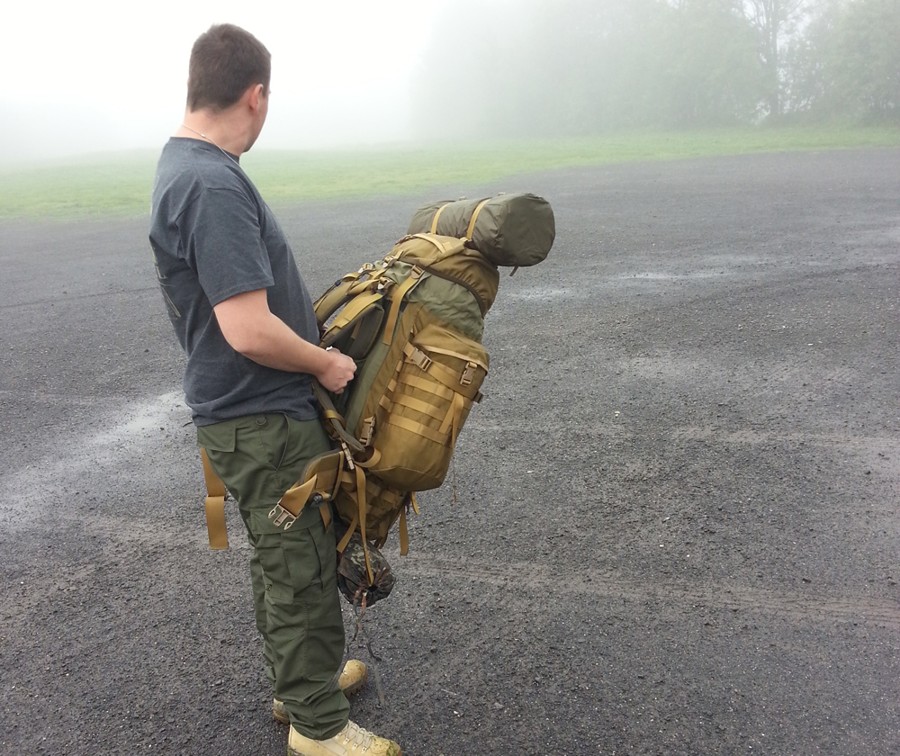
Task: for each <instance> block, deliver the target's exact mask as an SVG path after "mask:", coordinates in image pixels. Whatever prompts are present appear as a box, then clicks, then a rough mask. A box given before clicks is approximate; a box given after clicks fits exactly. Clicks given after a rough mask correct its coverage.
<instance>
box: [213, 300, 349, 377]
mask: <svg viewBox="0 0 900 756" xmlns="http://www.w3.org/2000/svg"><path fill="white" fill-rule="evenodd" d="M213 311H214V312H215V314H216V320H218V321H219V328H220V329H221V330H222V335H223V336H224V337H225V340H226V341H227V342H228V343H229V344H230V345H231V347H232V349H234V350H235V351H236V352H240V353H241V354H242V355H244V356H245V357H247V358H248V359H251V360H253V361H254V362H258V363H259V364H260V365H265V366H266V367H270V368H275V369H276V370H286V371H288V372H291V373H309V374H310V375H314V376H315V377H316V378H317V379H318V381H319V383H321V384H322V385H323V386H324V387H325V388H326V389H328V390H329V391H332V392H334V393H340V392H341V391H343V389H344V387H345V386H346V385H347V384H348V383H349V382H350V380H351V379H352V378H353V374H354V373H355V372H356V363H355V362H354V361H353V360H352V359H351V358H350V357H348V356H347V355H345V354H341V353H340V352H339V351H338V350H337V349H329V350H325V349H322V348H321V347H319V346H318V345H316V344H311V343H310V342H308V341H306V340H305V339H303V338H301V337H300V336H298V335H297V334H296V333H294V331H292V330H291V329H290V327H288V325H287V324H286V323H285V322H284V321H283V320H281V318H279V317H277V316H276V315H273V314H272V312H271V310H269V300H268V298H267V296H266V290H265V289H257V290H256V291H248V292H244V293H243V294H237V295H236V296H233V297H229V298H228V299H226V300H224V301H222V302H219V304H217V305H216V306H215V307H214V308H213Z"/></svg>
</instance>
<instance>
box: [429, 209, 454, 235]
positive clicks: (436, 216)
mask: <svg viewBox="0 0 900 756" xmlns="http://www.w3.org/2000/svg"><path fill="white" fill-rule="evenodd" d="M449 204H450V203H449V202H448V203H447V205H449ZM447 205H441V206H440V207H439V208H438V209H437V212H436V213H435V214H434V218H432V220H431V233H433V234H436V233H437V227H438V219H439V218H440V217H441V213H442V212H444V208H445V207H447Z"/></svg>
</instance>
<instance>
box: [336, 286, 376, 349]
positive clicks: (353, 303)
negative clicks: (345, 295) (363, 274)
mask: <svg viewBox="0 0 900 756" xmlns="http://www.w3.org/2000/svg"><path fill="white" fill-rule="evenodd" d="M383 296H384V295H383V294H382V293H381V292H378V291H376V292H373V293H371V294H361V295H360V296H358V297H354V298H353V299H351V300H350V301H349V302H348V303H347V306H346V307H344V309H343V310H341V313H340V315H338V316H337V317H336V318H335V319H334V322H333V323H332V324H331V325H330V326H329V327H328V330H329V332H331V331H333V332H334V335H335V336H337V335H338V334H339V333H340V330H341V329H342V328H345V327H346V325H347V324H348V323H350V322H352V321H353V319H354V318H356V317H357V316H358V315H359V314H360V313H361V312H363V311H364V310H365V309H366V308H367V307H371V306H372V305H373V304H375V303H376V302H377V301H378V300H379V299H382V298H383ZM328 345H329V341H328V340H325V341H323V342H322V346H328Z"/></svg>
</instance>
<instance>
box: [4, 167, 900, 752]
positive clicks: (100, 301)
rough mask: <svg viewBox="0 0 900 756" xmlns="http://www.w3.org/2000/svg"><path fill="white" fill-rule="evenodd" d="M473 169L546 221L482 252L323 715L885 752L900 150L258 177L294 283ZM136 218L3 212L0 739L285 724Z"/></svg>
mask: <svg viewBox="0 0 900 756" xmlns="http://www.w3.org/2000/svg"><path fill="white" fill-rule="evenodd" d="M495 191H530V192H534V193H537V194H541V195H543V196H544V197H546V198H547V199H548V200H549V201H550V202H551V204H552V205H553V207H554V209H555V212H556V220H557V241H556V244H555V246H554V249H553V251H552V252H551V253H550V256H549V257H548V259H547V260H546V261H545V262H544V263H542V264H541V265H539V266H536V267H534V268H522V269H520V270H518V271H517V272H516V274H515V275H514V276H512V277H509V276H508V275H506V274H505V272H504V274H503V275H502V277H501V283H500V292H499V295H498V298H497V302H496V304H495V306H494V308H493V309H492V310H491V312H490V314H489V315H488V318H487V324H486V333H485V343H486V345H487V347H488V349H489V351H490V354H491V371H490V374H489V376H488V379H487V381H486V383H485V386H484V393H485V400H484V401H483V403H482V404H481V405H479V406H478V407H476V408H475V409H474V410H473V412H472V414H471V416H470V418H469V421H468V423H467V424H466V426H465V428H464V429H463V432H462V434H461V438H460V442H459V446H458V449H457V453H456V457H455V463H454V467H453V470H452V472H451V475H450V477H449V480H448V481H447V482H446V483H445V485H444V487H443V488H441V489H440V490H438V491H434V492H426V493H424V494H423V495H422V496H421V504H422V513H421V515H419V516H418V517H414V518H413V520H412V522H411V528H410V541H411V548H410V554H409V555H408V556H406V557H401V556H400V555H399V554H398V553H397V552H398V546H397V542H396V538H394V539H392V540H391V541H390V542H389V544H388V546H387V547H386V549H385V553H386V555H387V556H388V558H389V559H390V561H391V562H392V564H393V565H394V569H395V572H396V575H397V578H398V583H397V586H396V588H395V590H394V593H393V594H392V595H391V596H390V598H388V599H387V600H386V601H384V602H382V603H380V604H378V605H377V606H374V607H372V608H371V609H370V610H368V611H367V613H366V614H365V616H363V617H362V619H361V620H358V619H357V617H355V616H354V614H353V612H352V610H351V609H350V607H348V606H347V607H345V618H346V625H347V631H348V653H349V654H351V655H354V656H357V657H359V658H362V659H363V660H365V661H368V662H370V663H371V664H372V665H373V670H374V672H375V674H374V675H373V680H372V683H371V684H370V685H369V687H368V688H367V689H366V690H364V691H363V692H362V693H360V694H359V695H358V696H357V697H355V698H354V700H353V704H352V716H353V718H354V719H355V720H356V721H357V722H359V723H360V724H362V725H363V726H365V727H367V728H369V729H371V730H374V731H376V732H378V733H379V734H383V735H385V736H389V737H391V738H393V739H395V740H398V741H399V742H400V743H401V744H402V745H403V747H404V754H406V755H407V756H440V755H441V754H443V755H445V756H462V755H466V756H468V755H475V756H479V755H482V754H499V755H501V756H526V755H531V754H535V755H538V754H570V755H573V756H575V755H578V756H581V755H582V754H584V755H593V754H698V755H699V754H739V753H755V754H778V755H780V754H785V755H787V754H792V755H793V754H797V755H800V754H824V755H826V756H847V755H855V754H859V755H860V756H864V755H865V756H870V755H881V754H883V755H885V756H887V755H888V754H898V753H900V704H898V702H900V589H898V579H900V515H898V503H900V404H898V395H900V391H898V389H900V378H898V376H900V338H898V336H900V329H898V326H900V305H898V302H900V150H897V149H893V150H892V149H877V150H875V149H873V150H847V151H823V152H803V153H790V154H787V153H786V154H771V155H757V156H741V157H724V158H710V159H706V158H704V159H696V160H683V161H673V162H658V163H643V164H629V165H618V166H607V167H596V168H583V169H565V170H560V171H550V172H545V173H540V174H532V175H523V176H516V177H513V178H510V179H508V180H505V181H502V182H496V183H493V184H491V185H487V186H447V187H440V188H436V189H434V190H433V191H430V192H427V193H422V194H421V195H419V194H417V195H416V196H396V197H387V198H378V199H372V200H365V201H353V202H349V201H348V202H327V203H324V202H323V203H306V204H302V205H298V206H292V207H284V208H277V212H278V215H279V218H280V220H281V222H282V225H283V226H284V228H285V231H286V233H287V235H288V237H289V238H290V239H291V241H292V244H293V246H294V251H295V254H296V256H297V259H298V262H299V264H300V268H301V271H302V273H303V275H304V276H305V278H306V279H307V282H308V284H309V288H310V289H311V290H312V291H313V293H314V294H317V293H320V292H321V291H323V290H324V289H325V288H326V286H327V285H328V284H329V283H330V282H331V281H332V280H334V279H335V278H337V277H339V276H340V275H341V274H342V273H344V272H346V271H348V270H352V269H355V268H356V267H358V266H359V265H361V264H362V263H364V262H367V261H370V260H374V259H377V258H378V257H380V256H381V255H383V254H385V253H386V252H387V250H388V249H389V248H390V246H391V244H392V242H393V241H394V240H395V239H397V238H398V237H400V236H401V235H402V234H403V233H404V232H405V229H406V227H407V224H408V222H409V219H410V218H411V217H412V214H413V212H414V210H415V209H416V207H418V206H419V205H420V204H423V203H425V202H428V201H432V200H435V199H444V198H454V197H457V196H462V195H466V196H470V197H474V196H481V195H487V194H491V193H493V192H495ZM148 192H149V187H148ZM146 230H147V218H146V217H137V218H126V219H116V220H103V219H91V220H85V221H79V222H77V223H76V222H67V223H62V222H18V221H17V222H5V223H3V224H2V225H0V264H2V270H3V275H2V277H0V311H2V328H0V331H2V339H3V341H2V350H3V362H2V366H0V379H2V383H0V419H2V428H3V441H2V449H3V458H4V459H5V461H6V464H5V465H4V468H3V471H2V473H0V476H2V478H0V480H2V490H3V491H4V492H5V495H4V496H3V498H2V499H0V557H2V558H0V574H2V578H3V579H2V583H0V753H3V754H9V755H10V756H30V755H31V754H72V755H73V756H82V755H83V756H99V755H101V754H124V753H128V754H138V753H146V754H154V753H155V754H166V755H168V754H198V755H200V754H204V755H205V754H209V755H213V754H216V755H219V756H248V755H250V754H254V755H257V756H258V755H262V754H272V755H273V756H275V755H276V754H277V755H279V756H280V755H281V754H283V753H284V751H285V741H286V731H285V728H284V727H283V726H281V725H278V724H276V723H275V722H274V721H273V720H272V719H271V716H270V709H269V706H270V698H271V691H270V690H268V689H267V685H266V681H265V677H264V675H263V672H262V668H261V663H260V647H259V643H258V640H257V637H256V635H255V629H254V625H253V616H252V610H251V604H250V589H249V576H248V570H247V560H248V548H247V546H246V541H245V539H244V537H243V534H242V533H241V523H240V519H239V517H238V516H237V512H236V508H235V507H234V506H231V507H230V509H229V521H228V525H229V529H230V532H231V541H232V547H231V549H230V550H229V551H227V552H214V551H211V550H210V549H209V548H208V545H207V542H206V531H205V525H204V521H203V515H202V486H203V483H202V476H201V470H200V466H199V460H198V457H197V451H196V447H195V441H194V436H193V431H192V428H191V426H190V416H189V413H188V411H187V409H186V408H185V406H184V404H183V403H182V400H181V370H182V365H183V362H182V357H181V355H180V353H179V350H178V347H177V344H176V343H175V339H174V336H173V334H172V332H171V326H170V324H169V322H168V320H167V318H166V315H165V311H164V309H163V305H162V299H161V296H160V294H159V290H158V287H157V284H156V280H155V276H154V271H153V265H152V258H151V254H150V250H149V246H148V244H147V240H146ZM373 655H374V656H373ZM376 657H377V658H376Z"/></svg>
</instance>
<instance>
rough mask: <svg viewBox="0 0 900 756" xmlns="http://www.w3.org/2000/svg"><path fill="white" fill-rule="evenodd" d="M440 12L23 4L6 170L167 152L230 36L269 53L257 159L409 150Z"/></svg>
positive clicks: (5, 96) (11, 14)
mask: <svg viewBox="0 0 900 756" xmlns="http://www.w3.org/2000/svg"><path fill="white" fill-rule="evenodd" d="M442 2H444V0H382V2H372V0H343V2H334V3H332V2H328V0H295V1H294V2H291V3H287V2H284V0H277V2H276V1H273V0H240V2H235V1H233V0H217V1H216V2H209V1H208V0H189V1H188V2H183V1H182V2H172V1H171V0H159V1H157V2H144V3H127V2H122V0H118V1H117V2H110V1H109V0H80V1H79V2H71V0H69V1H68V2H60V1H59V0H50V1H49V2H36V0H13V2H11V3H9V4H8V6H7V8H6V9H4V12H3V17H4V18H3V25H2V30H0V70H2V71H3V72H4V77H3V79H4V83H3V85H2V90H0V158H2V159H3V160H4V161H6V162H9V161H10V160H12V161H16V160H18V159H31V158H33V157H42V156H47V157H55V156H59V155H69V154H77V153H82V152H92V151H98V150H102V151H105V150H122V149H141V148H151V149H156V148H159V147H161V146H162V143H163V142H164V141H165V139H166V138H167V137H168V135H169V134H171V133H172V132H173V131H174V130H175V128H176V127H177V126H178V124H179V123H180V122H181V119H182V115H183V112H184V100H185V84H186V81H187V65H188V57H189V55H190V48H191V45H192V44H193V42H194V40H195V39H196V38H197V36H199V35H200V34H201V33H202V32H203V31H205V30H206V29H207V28H208V27H209V26H210V25H211V24H213V23H220V22H229V23H235V24H238V25H239V26H242V27H244V28H245V29H247V30H248V31H250V32H252V33H253V34H254V35H256V36H257V37H258V38H259V39H260V41H262V42H263V44H265V45H266V47H268V48H269V51H270V52H271V53H272V67H273V70H272V100H271V103H270V110H269V117H268V121H267V124H266V128H265V130H264V131H263V134H262V136H261V137H260V140H259V142H258V145H259V147H260V148H265V147H298V148H306V147H316V146H331V145H335V144H365V143H372V142H383V141H392V140H397V139H403V138H405V137H406V136H408V129H407V123H408V121H407V112H408V107H409V103H408V98H407V92H408V85H409V79H410V73H411V71H412V70H413V68H414V66H415V63H416V60H417V58H418V56H419V55H420V54H421V52H422V50H423V49H424V47H425V45H426V44H427V42H428V37H429V34H430V30H431V28H432V24H433V21H434V18H435V15H436V10H437V8H438V7H439V5H440V4H441V3H442Z"/></svg>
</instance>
